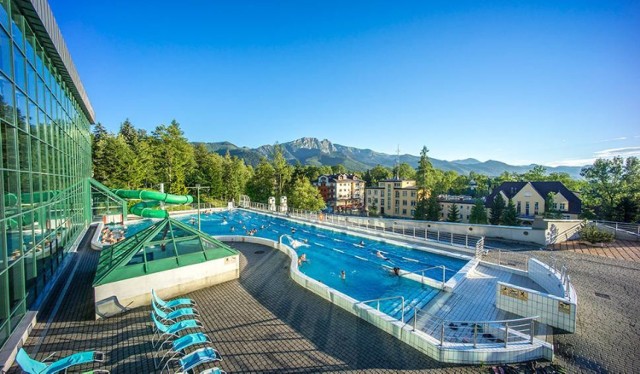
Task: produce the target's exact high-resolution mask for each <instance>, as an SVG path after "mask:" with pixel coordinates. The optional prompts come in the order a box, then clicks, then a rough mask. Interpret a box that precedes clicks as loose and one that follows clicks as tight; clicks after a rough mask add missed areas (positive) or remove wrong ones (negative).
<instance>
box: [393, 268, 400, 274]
mask: <svg viewBox="0 0 640 374" xmlns="http://www.w3.org/2000/svg"><path fill="white" fill-rule="evenodd" d="M392 272H393V275H397V276H400V268H399V267H397V266H396V267H394V268H393V270H392Z"/></svg>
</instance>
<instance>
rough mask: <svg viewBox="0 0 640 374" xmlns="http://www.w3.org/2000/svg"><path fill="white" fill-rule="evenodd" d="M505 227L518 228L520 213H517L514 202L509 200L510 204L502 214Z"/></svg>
mask: <svg viewBox="0 0 640 374" xmlns="http://www.w3.org/2000/svg"><path fill="white" fill-rule="evenodd" d="M500 220H501V221H502V224H503V225H505V226H516V225H517V224H518V213H517V212H516V206H515V205H514V204H513V200H511V199H509V203H508V204H507V207H506V208H505V210H504V212H502V217H501V219H500Z"/></svg>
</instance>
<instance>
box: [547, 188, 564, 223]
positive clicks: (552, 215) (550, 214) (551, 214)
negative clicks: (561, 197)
mask: <svg viewBox="0 0 640 374" xmlns="http://www.w3.org/2000/svg"><path fill="white" fill-rule="evenodd" d="M561 216H562V215H561V214H560V212H558V209H556V208H555V206H554V205H553V193H552V192H549V193H548V194H547V196H545V197H544V218H549V219H558V218H560V217H561Z"/></svg>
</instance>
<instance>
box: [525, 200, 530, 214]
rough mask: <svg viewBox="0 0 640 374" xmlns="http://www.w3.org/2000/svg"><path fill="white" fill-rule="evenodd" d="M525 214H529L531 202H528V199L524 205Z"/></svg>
mask: <svg viewBox="0 0 640 374" xmlns="http://www.w3.org/2000/svg"><path fill="white" fill-rule="evenodd" d="M524 214H525V215H526V216H528V215H529V202H528V201H527V202H526V203H525V205H524Z"/></svg>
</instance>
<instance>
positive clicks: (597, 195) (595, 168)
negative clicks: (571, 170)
mask: <svg viewBox="0 0 640 374" xmlns="http://www.w3.org/2000/svg"><path fill="white" fill-rule="evenodd" d="M624 169H625V168H624V160H623V159H622V157H614V158H613V159H611V160H608V159H597V160H596V161H595V162H594V163H593V165H592V166H587V167H585V168H583V169H582V171H581V172H580V175H582V176H583V177H584V178H585V179H586V181H587V186H586V189H585V194H584V195H585V196H584V197H585V203H586V205H587V206H591V207H592V208H593V209H594V211H595V212H596V214H597V215H598V216H599V217H600V218H603V219H607V220H611V219H613V218H614V209H615V207H616V205H618V203H619V202H620V200H621V199H622V197H623V196H624V192H625V191H624V184H625V183H624V180H625V176H624Z"/></svg>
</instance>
